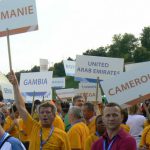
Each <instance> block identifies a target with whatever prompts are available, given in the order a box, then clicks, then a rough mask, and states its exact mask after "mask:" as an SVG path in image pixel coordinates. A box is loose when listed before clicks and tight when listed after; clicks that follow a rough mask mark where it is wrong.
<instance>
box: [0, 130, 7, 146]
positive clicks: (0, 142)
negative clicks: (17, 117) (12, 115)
mask: <svg viewBox="0 0 150 150" xmlns="http://www.w3.org/2000/svg"><path fill="white" fill-rule="evenodd" d="M7 135H8V133H7V132H5V133H4V134H3V136H2V137H1V139H0V145H1V144H2V143H3V141H4V139H5V137H6V136H7Z"/></svg>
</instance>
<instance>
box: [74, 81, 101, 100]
mask: <svg viewBox="0 0 150 150" xmlns="http://www.w3.org/2000/svg"><path fill="white" fill-rule="evenodd" d="M76 94H77V95H81V96H83V97H86V100H87V101H96V83H82V82H81V83H79V89H77V90H76ZM97 100H98V101H99V102H100V101H101V92H100V90H99V94H98V98H97Z"/></svg>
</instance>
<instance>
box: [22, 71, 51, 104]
mask: <svg viewBox="0 0 150 150" xmlns="http://www.w3.org/2000/svg"><path fill="white" fill-rule="evenodd" d="M52 73H53V72H51V71H48V72H33V73H21V77H20V89H21V92H22V95H23V96H25V97H27V96H28V97H31V101H32V97H33V95H34V96H35V98H37V97H38V99H40V100H42V99H43V96H44V99H45V100H50V99H51V94H52V92H51V86H52Z"/></svg>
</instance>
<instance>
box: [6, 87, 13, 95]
mask: <svg viewBox="0 0 150 150" xmlns="http://www.w3.org/2000/svg"><path fill="white" fill-rule="evenodd" d="M4 92H5V93H7V94H12V90H11V89H8V88H4Z"/></svg>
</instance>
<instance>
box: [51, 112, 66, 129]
mask: <svg viewBox="0 0 150 150" xmlns="http://www.w3.org/2000/svg"><path fill="white" fill-rule="evenodd" d="M53 126H54V127H57V128H59V129H61V130H63V131H65V124H64V122H63V120H62V119H61V117H60V116H59V115H57V114H56V117H55V119H54V121H53Z"/></svg>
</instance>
